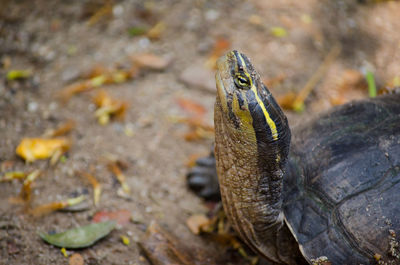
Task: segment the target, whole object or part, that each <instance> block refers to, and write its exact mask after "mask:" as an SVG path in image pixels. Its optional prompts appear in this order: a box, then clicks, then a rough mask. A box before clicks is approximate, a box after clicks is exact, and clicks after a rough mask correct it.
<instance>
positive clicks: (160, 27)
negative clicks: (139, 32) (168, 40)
mask: <svg viewBox="0 0 400 265" xmlns="http://www.w3.org/2000/svg"><path fill="white" fill-rule="evenodd" d="M166 28H167V26H166V25H165V23H164V22H162V21H161V22H158V23H157V24H155V25H154V26H153V27H152V28H151V29H150V30H149V31H148V32H147V34H146V35H147V37H149V39H152V40H156V39H159V38H160V37H161V34H162V33H163V32H164V31H165V29H166Z"/></svg>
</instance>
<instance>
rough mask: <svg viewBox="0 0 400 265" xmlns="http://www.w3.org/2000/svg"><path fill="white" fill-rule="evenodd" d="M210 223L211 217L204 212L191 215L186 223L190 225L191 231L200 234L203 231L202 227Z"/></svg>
mask: <svg viewBox="0 0 400 265" xmlns="http://www.w3.org/2000/svg"><path fill="white" fill-rule="evenodd" d="M209 224H210V219H209V218H208V217H207V216H205V215H204V214H196V215H192V216H190V217H189V218H188V219H187V220H186V225H187V226H188V227H189V229H190V231H191V232H192V233H193V234H195V235H198V234H200V232H201V231H202V228H203V227H205V226H207V225H209Z"/></svg>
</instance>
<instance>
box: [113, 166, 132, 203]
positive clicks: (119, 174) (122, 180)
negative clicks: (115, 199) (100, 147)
mask: <svg viewBox="0 0 400 265" xmlns="http://www.w3.org/2000/svg"><path fill="white" fill-rule="evenodd" d="M108 168H109V169H110V171H111V172H112V173H113V174H114V175H115V176H116V177H117V179H118V181H119V183H120V184H121V188H122V192H123V193H125V195H129V194H130V192H131V189H130V187H129V186H128V183H126V177H125V175H124V174H123V173H122V171H121V168H120V167H119V165H118V163H116V162H111V163H109V164H108Z"/></svg>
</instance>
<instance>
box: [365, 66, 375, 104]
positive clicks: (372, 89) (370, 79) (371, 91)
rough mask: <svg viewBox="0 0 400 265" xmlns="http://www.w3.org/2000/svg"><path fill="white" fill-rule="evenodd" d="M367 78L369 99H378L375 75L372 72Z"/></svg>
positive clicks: (368, 73)
mask: <svg viewBox="0 0 400 265" xmlns="http://www.w3.org/2000/svg"><path fill="white" fill-rule="evenodd" d="M365 78H366V79H367V83H368V93H369V97H371V98H374V97H376V85H375V78H374V74H373V73H372V72H370V71H368V72H367V74H366V76H365Z"/></svg>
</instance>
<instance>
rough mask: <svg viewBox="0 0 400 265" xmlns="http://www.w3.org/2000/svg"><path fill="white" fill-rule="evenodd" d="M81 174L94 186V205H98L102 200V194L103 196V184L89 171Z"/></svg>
mask: <svg viewBox="0 0 400 265" xmlns="http://www.w3.org/2000/svg"><path fill="white" fill-rule="evenodd" d="M80 174H81V175H82V176H85V177H86V178H87V179H88V180H89V182H90V184H91V185H92V187H93V203H94V205H98V203H99V202H100V196H101V184H100V183H99V182H98V181H97V179H96V178H95V177H94V176H93V175H92V174H89V173H86V172H80Z"/></svg>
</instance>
